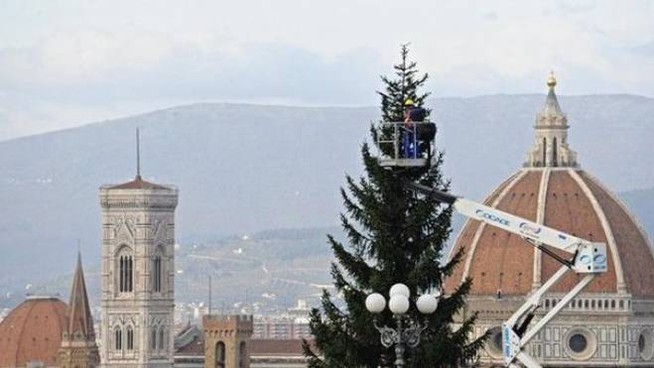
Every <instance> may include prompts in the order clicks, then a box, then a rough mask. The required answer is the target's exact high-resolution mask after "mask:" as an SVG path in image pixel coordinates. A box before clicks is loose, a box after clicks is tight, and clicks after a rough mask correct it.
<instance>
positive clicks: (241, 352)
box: [238, 341, 248, 368]
mask: <svg viewBox="0 0 654 368" xmlns="http://www.w3.org/2000/svg"><path fill="white" fill-rule="evenodd" d="M246 348H247V346H246V345H245V341H241V344H240V345H239V346H238V366H239V368H245V367H247V365H246V363H247V360H248V352H247V349H246Z"/></svg>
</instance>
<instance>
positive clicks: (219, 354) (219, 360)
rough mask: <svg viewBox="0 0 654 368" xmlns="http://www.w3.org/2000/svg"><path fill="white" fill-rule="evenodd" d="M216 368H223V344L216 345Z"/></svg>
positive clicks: (220, 342)
mask: <svg viewBox="0 0 654 368" xmlns="http://www.w3.org/2000/svg"><path fill="white" fill-rule="evenodd" d="M216 368H225V343H223V342H222V341H219V342H218V343H217V344H216Z"/></svg>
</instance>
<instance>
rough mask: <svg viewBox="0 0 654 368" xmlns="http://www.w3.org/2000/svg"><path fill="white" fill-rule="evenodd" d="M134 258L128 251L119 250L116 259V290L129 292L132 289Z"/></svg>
mask: <svg viewBox="0 0 654 368" xmlns="http://www.w3.org/2000/svg"><path fill="white" fill-rule="evenodd" d="M133 275H134V260H133V258H132V255H131V254H129V253H128V252H121V255H120V257H119V259H118V291H120V292H121V293H131V292H132V291H133V290H134V277H133Z"/></svg>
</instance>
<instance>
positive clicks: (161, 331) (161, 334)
mask: <svg viewBox="0 0 654 368" xmlns="http://www.w3.org/2000/svg"><path fill="white" fill-rule="evenodd" d="M164 336H165V334H164V328H163V327H160V328H159V350H163V349H164Z"/></svg>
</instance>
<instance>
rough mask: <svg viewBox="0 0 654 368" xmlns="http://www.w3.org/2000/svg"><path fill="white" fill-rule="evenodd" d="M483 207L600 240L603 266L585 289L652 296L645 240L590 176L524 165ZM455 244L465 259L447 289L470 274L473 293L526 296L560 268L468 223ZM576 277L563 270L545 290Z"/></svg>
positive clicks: (515, 239) (509, 237)
mask: <svg viewBox="0 0 654 368" xmlns="http://www.w3.org/2000/svg"><path fill="white" fill-rule="evenodd" d="M485 204H486V205H489V206H492V207H495V208H498V209H500V210H503V211H506V212H509V213H512V214H516V215H518V216H521V217H524V218H527V219H530V220H532V221H537V222H540V221H542V223H544V224H545V225H547V226H549V227H552V228H555V229H559V230H562V231H565V232H567V233H570V234H572V235H575V236H578V237H581V238H584V239H587V240H590V241H594V242H602V243H605V244H606V245H607V253H608V256H609V257H608V261H609V270H608V272H607V273H605V274H603V275H601V276H599V277H597V278H595V279H594V280H593V282H592V283H591V284H590V285H589V286H588V287H586V289H585V292H589V293H629V294H631V295H632V296H633V297H638V298H654V257H653V256H652V251H651V249H650V244H649V242H648V240H647V237H646V236H645V234H644V233H643V231H642V230H641V229H640V227H639V226H638V225H637V223H636V221H635V220H634V219H633V217H632V216H631V215H630V214H629V213H628V212H627V209H626V208H625V206H624V205H622V203H621V202H620V201H619V200H618V199H617V198H616V197H615V196H614V195H613V194H611V193H610V192H609V191H608V190H607V189H606V188H604V187H603V186H602V185H601V184H600V183H599V182H598V181H597V179H595V178H593V177H592V176H590V175H589V174H588V173H586V172H584V171H582V170H578V169H573V168H567V169H524V170H521V171H519V172H518V173H516V174H515V175H513V176H512V177H511V178H509V179H508V180H506V181H505V182H504V183H502V184H501V185H500V186H499V187H498V188H497V189H495V190H494V191H493V193H492V194H491V195H490V196H489V197H488V199H486V201H485ZM461 248H463V249H464V250H465V256H464V258H463V260H462V262H461V264H460V266H459V267H457V269H456V270H455V272H454V274H453V275H452V277H450V278H449V279H448V280H447V282H446V289H447V290H452V288H453V287H455V286H457V285H458V284H459V283H460V282H461V281H462V280H464V279H465V278H467V277H472V279H473V286H472V290H471V295H494V294H496V293H497V291H498V290H501V291H502V294H504V295H525V294H528V293H529V292H530V291H532V290H533V288H534V287H537V286H539V285H540V284H542V283H543V282H544V281H546V280H547V279H549V278H550V276H552V274H553V273H554V272H556V270H557V269H558V268H559V267H560V264H559V263H557V262H555V261H554V260H553V259H552V258H550V257H549V256H547V255H542V254H541V252H539V251H536V250H535V248H534V247H533V246H531V245H530V244H529V243H527V242H526V241H525V240H523V239H522V238H521V237H519V236H517V235H514V234H510V233H508V232H506V231H504V230H499V229H497V228H495V227H492V226H489V225H485V224H481V223H479V222H478V221H474V220H470V221H468V222H467V223H466V225H465V226H464V228H463V230H462V232H461V233H460V235H459V237H458V239H457V241H456V243H455V245H454V250H455V251H456V250H459V249H461ZM561 254H565V253H564V252H562V253H561ZM567 257H568V258H571V257H570V256H567ZM644 271H646V272H644ZM576 279H577V277H576V276H575V275H568V277H567V278H565V279H563V280H562V281H561V282H559V283H558V284H557V285H556V286H554V287H553V288H552V289H551V291H552V292H565V291H568V290H570V289H571V288H572V287H573V286H574V284H575V283H576Z"/></svg>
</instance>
